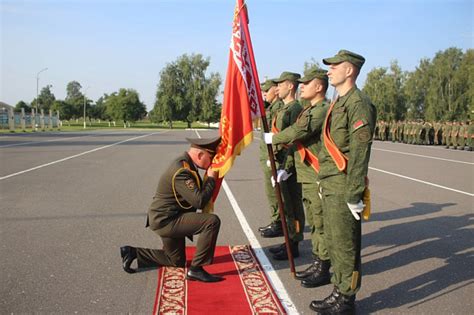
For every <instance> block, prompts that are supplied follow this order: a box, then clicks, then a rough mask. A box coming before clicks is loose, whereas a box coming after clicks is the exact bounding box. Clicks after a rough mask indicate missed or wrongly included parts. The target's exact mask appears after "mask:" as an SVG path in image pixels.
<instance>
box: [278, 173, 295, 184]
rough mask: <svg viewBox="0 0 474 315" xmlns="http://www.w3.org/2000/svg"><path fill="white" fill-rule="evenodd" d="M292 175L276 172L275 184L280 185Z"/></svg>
mask: <svg viewBox="0 0 474 315" xmlns="http://www.w3.org/2000/svg"><path fill="white" fill-rule="evenodd" d="M291 175H293V173H288V172H287V171H285V170H278V171H277V182H279V183H281V181H285V180H287V179H288V178H289V177H290V176H291Z"/></svg>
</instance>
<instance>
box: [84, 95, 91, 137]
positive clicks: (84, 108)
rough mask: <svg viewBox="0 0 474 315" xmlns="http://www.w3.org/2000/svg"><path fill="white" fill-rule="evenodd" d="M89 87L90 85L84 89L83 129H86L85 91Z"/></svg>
mask: <svg viewBox="0 0 474 315" xmlns="http://www.w3.org/2000/svg"><path fill="white" fill-rule="evenodd" d="M89 88H90V86H88V87H86V89H85V90H84V129H86V92H87V90H88V89H89Z"/></svg>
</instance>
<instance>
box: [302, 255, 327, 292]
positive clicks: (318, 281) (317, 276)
mask: <svg viewBox="0 0 474 315" xmlns="http://www.w3.org/2000/svg"><path fill="white" fill-rule="evenodd" d="M329 268H331V262H330V261H329V260H321V263H320V264H319V265H318V268H317V269H316V271H315V272H314V273H313V274H312V275H310V276H309V277H307V278H305V279H303V280H301V286H303V287H304V288H316V287H320V286H323V285H326V284H329V283H331V274H330V273H329Z"/></svg>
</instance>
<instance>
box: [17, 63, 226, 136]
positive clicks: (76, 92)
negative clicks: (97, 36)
mask: <svg viewBox="0 0 474 315" xmlns="http://www.w3.org/2000/svg"><path fill="white" fill-rule="evenodd" d="M209 65H210V58H209V57H208V58H204V57H203V56H202V55H201V54H192V55H187V54H184V55H182V56H180V57H178V58H177V60H176V61H174V62H171V63H168V64H167V65H166V67H165V68H164V69H163V70H162V71H161V72H160V80H159V83H158V84H157V91H156V101H155V104H154V108H153V110H152V111H150V112H149V113H147V111H146V106H145V104H143V103H142V102H141V101H140V97H139V94H138V92H137V91H135V90H134V89H126V88H121V89H119V91H118V92H114V93H111V94H104V95H103V96H101V97H100V98H99V99H98V100H97V101H95V102H93V101H92V100H91V99H89V98H87V97H86V95H85V92H84V89H83V87H82V85H81V84H80V83H79V82H77V81H71V82H69V83H68V84H67V87H66V92H67V93H66V99H64V100H59V99H56V97H55V96H54V94H53V93H52V91H51V87H52V86H51V85H47V86H45V87H43V88H42V89H41V93H40V94H39V95H38V98H37V99H36V98H35V99H33V101H32V102H31V103H30V104H27V103H26V102H24V101H20V102H18V103H17V104H16V106H15V111H21V109H22V108H24V109H25V110H26V111H27V112H30V111H31V110H32V109H35V110H36V109H38V110H41V109H42V110H44V111H45V112H46V113H47V112H48V111H49V110H50V109H51V110H53V111H58V112H59V115H60V117H61V119H63V120H69V119H78V118H81V117H83V115H84V105H85V107H86V116H87V117H89V118H90V119H91V118H92V119H100V120H109V121H112V120H114V121H115V120H118V121H128V122H134V121H137V120H141V119H143V118H145V117H146V116H148V118H149V119H150V120H151V121H153V122H156V123H163V122H166V123H168V124H169V126H170V127H171V128H172V126H173V125H172V123H173V121H184V122H187V124H188V126H191V123H192V122H195V121H202V122H207V123H208V124H210V123H211V122H217V121H219V119H220V112H221V106H222V104H221V103H219V102H218V101H217V96H218V94H219V91H220V85H221V78H220V75H219V74H218V73H211V74H210V75H209V76H206V71H207V68H208V67H209Z"/></svg>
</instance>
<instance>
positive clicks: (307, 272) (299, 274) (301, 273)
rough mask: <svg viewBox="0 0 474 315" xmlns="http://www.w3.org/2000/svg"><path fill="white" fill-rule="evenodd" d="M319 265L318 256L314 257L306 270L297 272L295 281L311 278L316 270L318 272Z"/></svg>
mask: <svg viewBox="0 0 474 315" xmlns="http://www.w3.org/2000/svg"><path fill="white" fill-rule="evenodd" d="M320 263H321V259H319V257H318V256H314V261H313V263H312V264H311V265H309V267H308V268H306V269H305V270H303V271H297V272H296V273H295V279H297V280H303V279H304V278H306V277H309V276H311V275H312V274H313V273H315V272H316V270H318V266H319V264H320Z"/></svg>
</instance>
